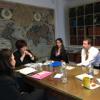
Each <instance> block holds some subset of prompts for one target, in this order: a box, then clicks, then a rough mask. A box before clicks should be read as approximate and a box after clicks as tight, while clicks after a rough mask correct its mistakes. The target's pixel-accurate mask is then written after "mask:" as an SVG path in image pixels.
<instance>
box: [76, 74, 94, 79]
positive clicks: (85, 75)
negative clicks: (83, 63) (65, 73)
mask: <svg viewBox="0 0 100 100" xmlns="http://www.w3.org/2000/svg"><path fill="white" fill-rule="evenodd" d="M75 77H76V78H78V79H79V80H83V78H84V77H89V78H93V76H92V75H88V74H87V73H84V74H80V75H77V76H75Z"/></svg>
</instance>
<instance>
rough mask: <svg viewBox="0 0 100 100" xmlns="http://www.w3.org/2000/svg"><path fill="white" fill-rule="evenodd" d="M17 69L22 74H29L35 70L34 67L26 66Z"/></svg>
mask: <svg viewBox="0 0 100 100" xmlns="http://www.w3.org/2000/svg"><path fill="white" fill-rule="evenodd" d="M17 71H18V72H20V73H22V74H24V75H27V74H30V73H32V72H35V71H36V70H35V69H34V68H31V67H26V68H22V69H20V70H17Z"/></svg>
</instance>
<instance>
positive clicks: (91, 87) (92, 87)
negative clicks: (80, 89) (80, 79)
mask: <svg viewBox="0 0 100 100" xmlns="http://www.w3.org/2000/svg"><path fill="white" fill-rule="evenodd" d="M98 87H100V85H99V84H95V86H92V84H91V85H90V88H89V89H91V90H92V89H96V88H98Z"/></svg>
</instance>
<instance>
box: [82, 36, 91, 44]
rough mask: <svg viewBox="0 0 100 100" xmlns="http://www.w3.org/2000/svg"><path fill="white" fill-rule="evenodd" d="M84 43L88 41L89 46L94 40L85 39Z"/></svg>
mask: <svg viewBox="0 0 100 100" xmlns="http://www.w3.org/2000/svg"><path fill="white" fill-rule="evenodd" d="M83 41H88V44H90V45H91V44H92V40H91V39H90V38H85V39H84V40H83Z"/></svg>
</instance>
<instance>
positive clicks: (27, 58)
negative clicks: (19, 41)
mask: <svg viewBox="0 0 100 100" xmlns="http://www.w3.org/2000/svg"><path fill="white" fill-rule="evenodd" d="M28 51H29V50H28ZM29 52H30V51H29ZM30 53H31V52H30ZM14 56H15V60H16V65H15V66H16V67H19V66H21V65H24V64H27V63H35V62H36V57H35V56H34V58H35V59H34V60H32V59H31V58H30V56H28V55H26V56H25V58H24V60H23V62H22V61H21V60H20V57H21V53H20V52H19V51H18V50H17V51H15V52H14Z"/></svg>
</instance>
